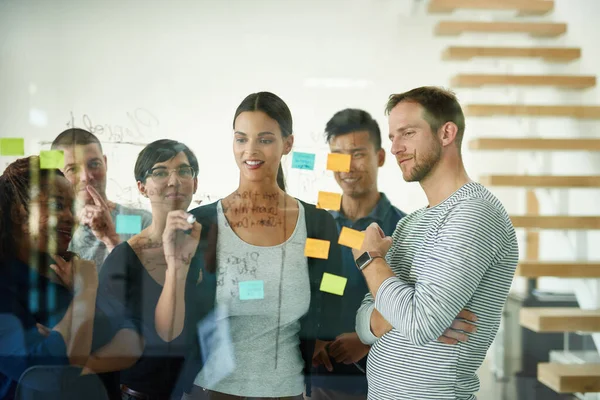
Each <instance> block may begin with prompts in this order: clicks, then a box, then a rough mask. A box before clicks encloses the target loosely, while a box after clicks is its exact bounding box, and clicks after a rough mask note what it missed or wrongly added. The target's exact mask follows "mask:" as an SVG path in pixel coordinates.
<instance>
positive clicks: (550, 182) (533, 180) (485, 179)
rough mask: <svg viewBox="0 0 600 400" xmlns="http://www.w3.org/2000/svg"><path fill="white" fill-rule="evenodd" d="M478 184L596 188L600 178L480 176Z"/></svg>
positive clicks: (599, 183) (598, 185)
mask: <svg viewBox="0 0 600 400" xmlns="http://www.w3.org/2000/svg"><path fill="white" fill-rule="evenodd" d="M479 182H480V183H481V184H482V185H488V186H510V187H558V188H598V187H600V176H557V175H482V176H481V177H480V178H479Z"/></svg>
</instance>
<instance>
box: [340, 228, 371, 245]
mask: <svg viewBox="0 0 600 400" xmlns="http://www.w3.org/2000/svg"><path fill="white" fill-rule="evenodd" d="M364 240H365V233H364V232H361V231H357V230H355V229H350V228H347V227H345V226H344V227H342V231H341V232H340V238H339V240H338V243H339V244H341V245H343V246H347V247H352V248H353V249H356V250H360V248H361V247H362V243H363V241H364Z"/></svg>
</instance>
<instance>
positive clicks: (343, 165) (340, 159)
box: [327, 153, 352, 172]
mask: <svg viewBox="0 0 600 400" xmlns="http://www.w3.org/2000/svg"><path fill="white" fill-rule="evenodd" d="M351 161H352V156H350V154H339V153H329V155H328V156H327V169H328V170H330V171H338V172H350V162H351Z"/></svg>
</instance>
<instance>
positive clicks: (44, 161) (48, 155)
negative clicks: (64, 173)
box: [40, 150, 65, 169]
mask: <svg viewBox="0 0 600 400" xmlns="http://www.w3.org/2000/svg"><path fill="white" fill-rule="evenodd" d="M64 166H65V153H64V152H63V151H62V150H42V151H40V168H41V169H62V168H63V167H64Z"/></svg>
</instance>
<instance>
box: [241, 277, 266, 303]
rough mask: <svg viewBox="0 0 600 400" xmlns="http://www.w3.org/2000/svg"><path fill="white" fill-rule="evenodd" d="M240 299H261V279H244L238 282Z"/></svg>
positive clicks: (262, 297) (262, 285)
mask: <svg viewBox="0 0 600 400" xmlns="http://www.w3.org/2000/svg"><path fill="white" fill-rule="evenodd" d="M238 289H239V291H240V300H262V299H264V298H265V288H264V283H263V281H244V282H240V283H238Z"/></svg>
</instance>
